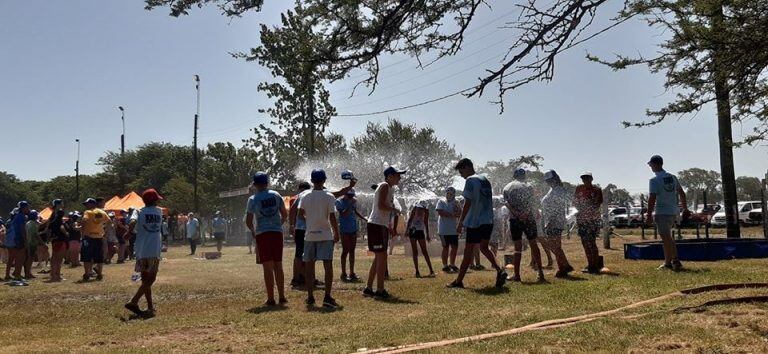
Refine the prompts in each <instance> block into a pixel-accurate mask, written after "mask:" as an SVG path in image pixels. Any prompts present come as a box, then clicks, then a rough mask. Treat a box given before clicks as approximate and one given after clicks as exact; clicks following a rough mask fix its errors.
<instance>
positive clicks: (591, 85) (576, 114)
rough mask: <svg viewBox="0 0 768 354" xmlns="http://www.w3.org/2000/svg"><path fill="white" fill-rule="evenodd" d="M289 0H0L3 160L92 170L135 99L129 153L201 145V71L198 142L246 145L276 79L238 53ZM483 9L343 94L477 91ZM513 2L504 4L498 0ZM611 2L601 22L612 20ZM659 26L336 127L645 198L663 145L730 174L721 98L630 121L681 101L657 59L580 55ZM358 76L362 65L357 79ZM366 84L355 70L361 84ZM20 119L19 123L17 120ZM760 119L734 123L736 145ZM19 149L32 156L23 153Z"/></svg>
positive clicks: (483, 63) (369, 102) (746, 160)
mask: <svg viewBox="0 0 768 354" xmlns="http://www.w3.org/2000/svg"><path fill="white" fill-rule="evenodd" d="M288 3H289V2H282V1H267V6H266V7H265V8H264V10H263V11H262V12H261V13H253V14H249V15H247V16H245V17H243V18H239V19H228V18H225V17H223V16H221V15H220V13H219V11H218V10H217V9H216V8H214V7H208V8H204V9H202V10H194V11H192V13H191V16H186V17H182V18H178V19H177V18H172V17H170V16H168V15H167V11H165V10H164V9H161V10H156V11H153V12H147V11H145V10H144V9H143V2H142V1H138V0H134V1H122V0H71V1H67V2H63V1H56V2H52V1H44V0H25V1H0V77H1V78H2V80H0V120H2V122H3V126H4V127H5V129H4V134H2V136H0V149H2V151H5V152H6V157H7V156H24V158H18V159H13V160H11V159H7V158H6V159H5V160H4V163H3V164H2V166H0V170H6V171H8V172H10V173H13V174H16V175H17V176H19V177H20V178H23V179H47V178H50V177H53V176H57V175H64V174H72V173H73V172H72V170H73V167H74V158H75V143H74V139H75V138H80V139H81V140H82V151H81V170H82V172H84V173H93V172H97V171H99V170H100V166H98V165H96V161H97V159H98V157H99V156H102V155H103V153H104V152H105V151H108V150H119V142H120V140H119V139H120V129H121V125H120V112H119V111H118V110H117V106H119V105H122V106H124V107H125V108H126V120H127V133H126V135H127V138H126V141H127V146H128V148H131V147H135V146H137V145H141V144H143V143H146V142H149V141H168V142H172V143H176V144H191V142H192V117H193V115H194V109H195V105H194V104H195V101H194V99H195V92H194V82H193V75H194V74H199V75H200V76H201V78H202V114H201V124H200V142H201V144H205V143H208V142H214V141H231V142H233V143H235V144H236V145H240V144H241V143H240V141H241V140H242V139H243V138H247V137H248V136H250V133H249V131H248V129H249V128H251V127H253V126H256V125H257V124H259V123H265V122H267V121H268V117H266V116H264V115H261V114H259V113H258V112H257V110H258V108H261V107H267V106H269V105H270V102H269V101H268V100H267V99H266V97H265V96H264V95H262V94H260V93H259V92H257V90H256V86H257V85H258V83H259V82H261V81H265V80H270V79H271V78H270V75H269V72H268V71H267V70H265V69H263V68H261V67H260V66H259V65H258V64H256V63H246V62H244V61H240V60H237V59H234V58H232V57H231V56H230V55H229V54H228V53H229V52H233V51H241V50H247V49H249V48H250V47H252V46H255V45H256V44H257V43H258V26H259V24H260V23H276V21H277V19H278V18H279V17H278V16H279V12H280V11H281V10H282V9H283V7H284V6H286V4H288ZM492 3H496V4H499V5H498V7H495V8H494V9H493V10H488V9H484V10H483V11H482V12H481V13H480V14H479V16H478V18H477V19H476V21H477V22H476V23H475V26H474V28H473V27H470V32H469V34H468V39H467V43H466V45H465V49H464V51H463V52H462V53H461V54H460V55H457V56H456V57H452V58H448V59H445V60H444V61H442V62H439V63H436V64H434V65H433V66H431V67H429V68H427V69H424V70H422V69H418V68H417V67H416V62H415V61H413V60H403V59H404V58H401V57H394V58H383V63H384V65H385V66H386V65H389V66H387V67H386V68H385V69H384V70H383V71H382V73H381V77H380V87H379V89H378V90H377V91H376V92H375V93H374V94H372V95H370V96H368V95H367V94H366V92H364V91H359V92H358V94H357V95H356V96H355V97H353V98H347V96H348V95H349V92H350V88H351V87H352V86H353V85H354V83H355V80H354V79H348V80H346V81H343V82H338V83H334V84H333V85H331V86H330V91H331V93H332V97H333V102H334V104H335V105H336V107H337V109H338V111H339V113H362V112H370V111H377V110H383V109H388V108H393V107H398V106H403V105H408V104H412V103H417V102H420V101H423V100H427V99H431V98H435V97H440V96H443V95H445V94H448V93H451V92H455V91H457V90H459V89H463V88H465V87H467V86H470V85H471V84H472V83H473V82H474V80H475V79H476V78H477V77H478V76H480V75H482V73H483V70H484V69H485V68H488V67H489V66H491V65H493V64H495V63H498V58H499V56H500V55H501V54H503V51H504V49H505V48H506V46H505V43H507V42H509V41H511V40H512V39H513V37H512V34H511V33H510V32H508V31H507V30H503V29H500V28H499V26H501V25H503V21H501V20H497V21H495V22H493V20H494V19H497V18H498V17H499V16H500V15H502V14H505V13H507V12H509V11H510V9H511V8H510V7H509V3H506V2H501V1H496V2H492ZM501 3H504V4H503V5H501ZM607 10H610V9H606V11H603V12H602V15H601V17H602V18H607V17H608V16H610V15H611V13H610V11H607ZM659 36H660V34H659V33H657V31H655V30H653V29H649V28H647V27H646V26H645V25H644V24H641V23H629V24H626V25H625V26H623V27H620V28H619V29H616V30H614V31H612V32H609V33H607V34H605V35H603V36H602V37H599V38H597V39H596V40H594V41H592V42H589V43H587V45H585V46H582V47H579V48H576V49H573V50H571V51H570V52H568V53H567V54H565V55H563V56H562V57H561V58H560V60H559V61H558V63H557V67H556V77H555V80H554V81H553V82H550V83H535V84H532V85H529V86H526V87H523V88H521V89H518V90H516V91H514V92H511V93H510V94H508V95H507V97H506V111H505V113H504V114H502V115H499V111H498V107H497V106H495V105H493V104H491V103H489V100H492V99H494V98H495V92H493V91H489V92H488V96H486V97H484V98H480V99H476V98H473V99H466V98H462V97H453V98H450V99H447V100H444V101H441V102H439V103H434V104H430V105H426V106H422V107H418V108H414V109H410V110H405V111H399V112H395V113H390V114H388V115H382V116H375V117H348V118H347V117H339V118H337V119H335V120H334V121H333V122H332V124H331V130H333V131H336V132H339V133H342V134H344V135H345V136H347V137H348V138H351V137H354V136H356V135H358V134H360V133H361V132H362V131H363V130H364V128H365V125H366V123H367V122H368V121H386V119H388V118H398V119H401V120H403V121H406V122H413V123H417V124H419V125H430V126H432V127H434V128H435V130H436V131H437V133H438V135H439V136H441V137H442V138H445V139H447V140H448V141H450V142H452V143H454V144H455V146H456V149H457V150H458V151H460V152H461V153H463V154H465V155H466V156H468V157H470V158H472V159H474V160H476V161H479V162H483V161H487V160H505V159H508V158H512V157H516V156H519V155H522V154H540V155H542V156H544V158H545V161H544V163H545V168H554V169H556V170H558V172H559V173H560V174H561V175H562V176H564V178H565V179H566V180H570V181H576V180H577V177H576V176H578V174H579V173H580V172H581V171H582V170H586V169H588V170H592V171H593V172H594V174H595V178H596V181H597V182H599V183H602V184H606V183H609V182H612V183H615V184H618V185H619V186H623V187H626V188H627V189H629V190H630V191H631V192H633V193H640V192H643V191H644V190H645V189H646V187H647V182H646V181H647V178H648V177H649V175H650V172H649V171H648V168H647V166H646V165H645V161H647V159H648V157H649V156H650V155H652V154H655V153H658V154H661V155H663V156H664V157H665V158H666V160H667V168H668V170H670V171H673V172H676V171H678V170H681V169H685V168H688V167H702V168H707V169H715V170H718V169H719V162H718V150H717V125H716V121H715V118H714V111H713V109H712V108H711V107H710V108H709V109H707V110H706V111H704V112H701V113H700V114H699V115H698V116H697V117H686V118H682V119H680V120H670V121H668V122H665V123H663V124H661V125H658V126H656V127H651V128H645V129H640V130H638V129H624V128H622V127H621V125H620V122H621V121H622V120H632V121H636V120H640V119H643V118H644V117H643V114H644V112H645V109H646V108H649V107H651V108H654V107H658V106H660V105H662V104H664V103H665V102H666V99H668V98H669V97H670V94H669V93H665V92H664V91H663V88H662V83H663V78H662V77H660V76H654V75H651V74H649V73H648V72H647V71H646V70H645V68H635V69H631V70H626V71H623V72H612V71H610V70H608V69H607V68H605V67H602V66H600V65H596V64H592V63H589V62H587V61H586V60H585V59H584V55H585V53H586V52H587V51H589V52H591V53H595V54H600V55H611V54H612V53H629V54H632V53H637V52H642V53H649V54H652V53H653V52H654V46H653V45H654V43H656V42H657V41H658V40H659V39H660V37H659ZM353 76H354V74H353ZM358 79H359V78H358ZM9 127H12V128H10V129H9ZM742 131H744V132H745V133H746V132H748V131H749V125H745V126H744V127H741V126H739V125H736V126H734V135H735V138H736V139H738V138H739V137H740V136H741V134H742V133H741V132H742ZM19 149H22V150H23V153H22V154H17V153H13V152H16V151H18V150H19ZM766 157H768V148H766V147H757V148H752V147H746V148H742V149H739V150H737V151H736V173H737V175H749V176H762V175H764V174H765V171H766V169H768V158H766Z"/></svg>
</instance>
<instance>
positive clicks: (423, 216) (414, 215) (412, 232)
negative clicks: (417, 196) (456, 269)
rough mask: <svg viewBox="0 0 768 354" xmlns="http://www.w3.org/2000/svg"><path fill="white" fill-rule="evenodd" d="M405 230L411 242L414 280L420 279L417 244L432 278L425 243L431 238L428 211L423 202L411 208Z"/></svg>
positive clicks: (433, 272) (432, 271) (430, 264)
mask: <svg viewBox="0 0 768 354" xmlns="http://www.w3.org/2000/svg"><path fill="white" fill-rule="evenodd" d="M406 229H407V230H408V239H409V240H410V241H411V256H413V267H414V268H415V269H416V278H421V273H420V272H419V251H418V249H417V248H416V245H417V244H418V246H419V247H420V248H421V253H422V255H423V256H424V260H425V261H426V262H427V267H429V276H430V277H434V276H435V271H434V270H433V269H432V261H431V260H430V259H429V251H427V242H431V241H432V238H431V237H430V235H429V209H427V203H426V202H425V201H419V202H417V203H416V205H414V206H413V208H412V209H411V214H410V215H409V216H408V224H407V225H406Z"/></svg>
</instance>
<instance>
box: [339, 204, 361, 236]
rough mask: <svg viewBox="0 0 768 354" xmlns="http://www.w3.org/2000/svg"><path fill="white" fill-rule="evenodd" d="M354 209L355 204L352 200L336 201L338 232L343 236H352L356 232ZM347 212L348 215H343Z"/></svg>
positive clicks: (355, 207)
mask: <svg viewBox="0 0 768 354" xmlns="http://www.w3.org/2000/svg"><path fill="white" fill-rule="evenodd" d="M356 209H357V203H353V202H352V199H346V198H341V199H339V200H337V201H336V210H338V211H339V232H341V233H343V234H353V233H356V232H357V215H355V210H356ZM347 211H348V212H349V214H348V215H344V214H343V213H344V212H347Z"/></svg>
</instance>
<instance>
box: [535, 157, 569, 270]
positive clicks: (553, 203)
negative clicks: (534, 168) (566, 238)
mask: <svg viewBox="0 0 768 354" xmlns="http://www.w3.org/2000/svg"><path fill="white" fill-rule="evenodd" d="M544 182H545V183H546V184H547V185H548V186H549V192H547V194H546V195H545V196H544V198H542V199H541V219H542V223H543V226H544V235H542V237H541V238H539V242H541V245H542V246H543V247H544V249H545V250H549V251H550V252H552V254H554V255H555V260H556V261H557V272H556V273H555V277H557V278H565V277H567V276H568V273H570V272H572V271H573V267H571V265H570V263H568V258H567V257H566V256H565V252H563V247H562V238H561V237H562V234H563V230H565V224H566V220H565V214H566V213H567V212H568V206H569V205H570V203H571V201H570V196H569V195H568V191H566V190H565V187H564V186H563V182H562V181H561V180H560V176H559V175H558V174H557V172H555V170H549V171H547V172H545V173H544Z"/></svg>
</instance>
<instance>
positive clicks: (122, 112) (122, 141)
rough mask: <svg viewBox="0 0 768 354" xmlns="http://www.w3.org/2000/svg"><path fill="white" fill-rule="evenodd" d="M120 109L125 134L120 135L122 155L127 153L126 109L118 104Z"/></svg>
mask: <svg viewBox="0 0 768 354" xmlns="http://www.w3.org/2000/svg"><path fill="white" fill-rule="evenodd" d="M117 109H119V110H120V119H121V120H122V121H123V134H122V135H120V157H123V155H125V109H124V108H123V106H117Z"/></svg>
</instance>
